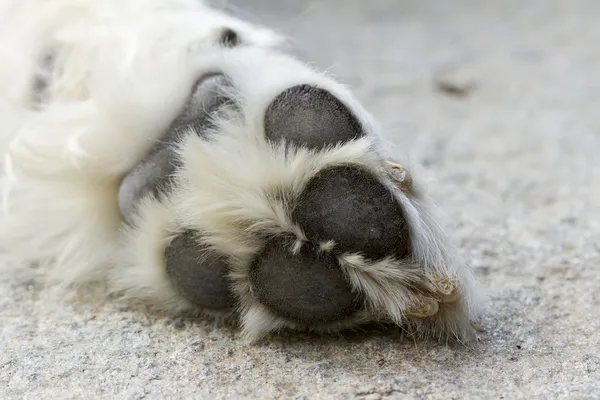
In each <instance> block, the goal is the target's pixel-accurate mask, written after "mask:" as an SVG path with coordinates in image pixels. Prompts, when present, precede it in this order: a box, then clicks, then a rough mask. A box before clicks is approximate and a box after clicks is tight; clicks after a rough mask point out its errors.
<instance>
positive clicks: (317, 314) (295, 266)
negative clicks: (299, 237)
mask: <svg viewBox="0 0 600 400" xmlns="http://www.w3.org/2000/svg"><path fill="white" fill-rule="evenodd" d="M250 279H251V284H252V288H253V293H254V296H255V297H256V299H257V300H258V301H260V302H261V303H262V304H264V305H265V306H267V307H269V308H270V309H271V310H272V311H274V312H275V313H276V314H279V315H281V316H283V317H285V318H289V319H291V320H294V321H297V322H300V323H306V324H311V323H322V322H330V321H335V320H337V319H339V318H342V317H344V316H347V315H349V314H351V313H352V312H353V311H354V310H355V309H356V305H357V301H356V300H357V295H356V294H355V293H353V291H352V289H351V288H350V285H349V284H348V282H347V281H346V279H345V277H344V275H343V273H342V271H341V269H340V267H339V266H338V264H337V262H336V259H335V257H334V256H333V255H331V254H328V253H323V252H321V253H318V252H317V249H316V248H315V247H313V246H310V245H304V246H303V247H302V248H301V249H300V251H299V252H298V254H292V252H291V251H290V246H289V242H287V241H285V240H284V239H273V240H271V241H270V242H268V243H267V244H266V246H265V247H264V249H263V251H262V252H261V253H260V254H259V256H258V258H257V259H256V261H255V263H254V265H253V266H252V269H251V273H250Z"/></svg>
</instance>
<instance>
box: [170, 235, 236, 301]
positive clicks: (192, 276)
mask: <svg viewBox="0 0 600 400" xmlns="http://www.w3.org/2000/svg"><path fill="white" fill-rule="evenodd" d="M165 259H166V267H167V275H168V276H169V278H170V279H171V282H172V283H173V284H174V285H175V287H176V288H177V290H178V292H179V293H180V294H181V295H182V296H183V297H184V298H185V299H186V300H188V301H189V302H190V303H192V304H194V305H195V306H198V307H203V308H211V309H224V308H230V307H232V306H233V305H234V298H233V295H232V294H231V292H230V289H229V280H228V278H227V272H228V265H227V264H226V262H225V260H224V259H223V257H222V256H220V255H219V254H217V253H216V252H214V251H213V250H210V249H206V248H203V247H202V246H201V245H200V244H198V242H197V241H196V240H194V233H193V232H192V231H186V232H184V233H181V234H180V235H179V236H177V237H176V238H175V239H173V241H172V242H171V243H170V244H169V246H168V247H167V249H166V250H165Z"/></svg>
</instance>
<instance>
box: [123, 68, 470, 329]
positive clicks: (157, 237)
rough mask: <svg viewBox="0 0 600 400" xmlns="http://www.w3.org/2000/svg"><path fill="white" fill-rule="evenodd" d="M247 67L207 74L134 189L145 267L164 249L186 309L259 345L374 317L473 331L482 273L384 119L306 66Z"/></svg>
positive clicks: (159, 264) (131, 211)
mask: <svg viewBox="0 0 600 400" xmlns="http://www.w3.org/2000/svg"><path fill="white" fill-rule="evenodd" d="M244 60H245V59H244V58H243V57H241V58H239V59H237V62H229V63H225V64H223V65H225V67H223V71H222V72H220V73H219V74H216V75H211V76H209V77H208V78H206V77H205V78H203V79H201V80H200V81H199V83H198V84H197V85H196V86H195V87H194V89H193V90H192V94H191V97H190V99H189V101H188V104H187V106H186V107H185V109H184V110H183V111H182V113H181V115H180V116H179V117H178V118H177V119H176V120H175V121H174V123H173V125H172V127H171V128H170V129H169V131H168V132H167V133H166V134H165V135H164V137H163V138H162V139H161V140H160V142H159V143H157V144H156V145H155V148H154V149H152V150H151V152H150V153H149V155H148V156H147V157H146V158H145V159H144V160H142V161H141V162H140V164H139V165H138V166H137V167H136V168H134V169H133V170H132V171H131V172H130V173H129V174H128V176H126V177H125V179H124V180H123V183H122V185H121V188H120V191H119V205H120V209H121V211H122V214H123V217H124V220H125V221H127V223H128V224H129V225H131V226H132V228H131V229H132V231H133V234H132V236H131V237H133V238H137V239H135V240H133V241H130V242H127V241H126V242H125V244H124V246H125V247H127V246H130V247H132V248H135V250H132V252H134V253H135V254H134V256H133V257H130V259H134V258H135V257H137V258H138V259H140V260H142V259H143V260H148V259H149V257H147V256H146V255H145V254H144V252H150V253H152V254H155V255H156V256H153V258H151V259H152V261H151V262H152V263H154V264H155V266H154V269H155V270H159V271H162V272H161V274H159V276H160V277H161V278H160V279H163V280H164V281H168V282H169V285H170V288H171V290H172V296H173V298H177V299H178V301H179V302H181V303H182V304H183V303H185V304H186V305H188V306H189V307H191V308H201V309H209V310H213V311H214V310H226V312H231V311H232V310H233V311H234V313H235V314H236V315H237V316H238V318H239V320H240V323H241V326H242V329H243V330H244V332H245V333H246V334H247V335H249V336H251V337H252V338H259V337H261V336H263V335H265V334H266V333H269V332H271V331H276V330H278V329H280V328H283V327H289V328H293V329H303V330H316V331H335V330H339V329H344V328H351V327H356V326H358V325H360V324H363V323H367V322H373V321H376V322H385V323H387V322H391V323H395V324H398V325H400V326H404V327H407V329H408V328H412V329H414V331H415V333H418V334H434V335H436V336H439V337H453V338H455V339H459V340H463V339H465V338H466V337H467V336H469V335H470V334H471V333H472V330H471V328H470V326H471V325H470V320H471V318H473V317H474V315H475V313H476V302H475V300H474V299H475V293H476V288H475V284H474V281H473V278H472V275H471V273H470V271H469V270H468V268H467V267H465V266H464V265H462V264H461V263H460V262H459V261H457V258H456V257H455V256H454V254H453V252H452V246H451V245H450V244H449V241H448V240H447V238H446V237H445V235H444V233H443V231H442V230H441V229H440V228H439V225H438V223H437V221H436V220H435V219H433V217H432V215H433V214H432V211H433V209H432V208H431V207H430V206H429V205H428V204H429V203H428V202H427V199H426V197H425V196H424V195H423V193H422V191H421V189H420V187H419V185H418V183H417V182H416V181H415V180H414V177H413V176H412V174H411V173H410V172H409V170H408V169H407V168H406V167H405V166H402V165H400V164H398V163H396V162H394V161H391V160H390V159H389V157H388V155H387V154H386V151H385V143H384V142H383V140H382V139H381V137H380V136H379V135H378V133H377V131H376V128H374V125H373V124H372V123H371V122H370V119H369V118H370V117H368V114H367V113H366V112H365V111H364V110H363V109H362V108H361V107H360V105H359V104H358V103H357V102H356V101H355V100H354V99H353V98H352V97H351V95H350V94H349V93H348V92H347V91H346V90H345V89H343V88H342V87H340V86H339V85H338V84H336V83H335V82H333V81H331V80H329V79H327V78H324V77H322V76H321V75H319V74H317V73H315V72H313V71H309V70H307V69H306V68H305V67H303V66H302V65H301V64H299V63H297V62H295V61H291V60H288V59H287V58H285V57H283V58H276V57H275V58H274V59H273V57H271V58H268V59H266V61H268V62H261V61H265V60H263V59H261V58H260V57H258V58H254V59H252V63H250V64H248V63H246V64H245V62H246V61H247V60H246V61H244ZM257 65H258V66H262V67H264V70H257V69H256V66H257ZM286 66H287V67H289V68H285V67H286ZM248 70H251V72H256V74H253V75H252V74H249V71H248ZM157 207H158V208H160V209H161V210H163V211H161V212H162V213H163V214H161V215H168V217H166V218H162V217H161V218H162V219H161V218H159V217H157V214H156V213H155V212H153V211H151V210H152V209H155V208H157ZM157 221H159V222H157ZM150 230H152V234H149V233H148V232H149V231H150ZM131 237H130V240H132V239H131ZM140 238H141V239H140ZM165 238H169V239H165ZM136 240H137V241H136ZM134 242H135V243H136V245H135V246H134V245H133V244H132V243H134ZM140 243H141V245H140ZM134 264H135V263H134ZM135 268H145V266H144V265H143V264H142V263H141V262H138V263H137V264H136V266H135ZM161 287H164V286H161ZM163 298H164V296H163Z"/></svg>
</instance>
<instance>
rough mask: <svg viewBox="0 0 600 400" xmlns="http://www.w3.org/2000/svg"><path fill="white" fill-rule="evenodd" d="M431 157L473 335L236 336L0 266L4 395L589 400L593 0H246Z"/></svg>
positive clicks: (595, 263)
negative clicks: (441, 340)
mask: <svg viewBox="0 0 600 400" xmlns="http://www.w3.org/2000/svg"><path fill="white" fill-rule="evenodd" d="M235 3H236V5H235V6H234V5H231V4H230V5H229V7H231V8H232V9H235V10H236V11H237V12H238V13H239V14H241V15H243V16H246V17H248V18H251V19H254V20H260V21H264V22H267V23H271V24H273V25H275V26H277V27H281V28H282V29H283V31H284V32H285V33H288V34H291V35H293V36H294V38H296V39H297V43H296V45H297V47H298V48H299V49H300V50H301V53H302V54H303V57H305V58H306V59H307V60H309V61H312V62H315V63H316V64H317V65H318V66H320V67H324V68H331V71H332V72H334V73H335V74H336V75H337V76H338V77H339V78H340V79H342V80H344V81H346V82H348V83H349V84H350V85H351V86H352V87H353V88H354V90H355V91H356V93H357V95H358V97H359V98H360V99H361V100H362V101H363V102H364V103H365V104H366V105H367V107H368V108H369V109H370V110H372V112H373V113H374V114H375V115H376V116H377V117H379V118H380V120H381V121H382V122H383V124H384V125H385V126H386V129H387V130H388V131H389V132H393V135H394V137H395V139H396V143H397V145H398V146H399V147H398V150H399V151H402V152H405V153H407V154H409V155H410V157H411V158H412V160H413V161H415V162H418V163H421V164H423V165H424V166H425V167H426V168H427V172H428V175H429V176H430V177H431V182H430V184H429V190H430V191H431V193H432V194H433V195H434V196H435V198H436V199H438V201H439V202H440V203H441V205H442V207H443V208H444V210H445V212H446V213H447V214H448V216H449V219H450V221H451V232H452V235H453V237H454V238H455V240H456V241H457V243H458V244H459V245H460V248H461V249H462V251H463V253H464V255H465V256H466V257H468V259H469V261H470V262H471V263H472V264H473V265H474V266H475V267H476V270H477V275H478V277H479V279H480V280H481V281H482V283H483V285H484V287H485V289H486V290H487V291H488V293H489V297H490V300H489V303H488V308H487V313H486V315H485V318H484V320H483V328H484V329H485V332H484V333H482V334H481V339H480V341H479V342H478V343H476V344H474V345H473V346H472V347H470V348H464V347H447V346H445V345H444V344H435V343H415V342H412V341H409V340H406V339H403V338H402V337H400V335H398V334H396V333H390V332H387V333H377V332H370V331H368V332H365V333H364V334H352V335H343V336H336V337H310V336H305V335H299V334H284V335H282V336H280V337H275V338H272V339H270V340H269V341H268V342H267V343H264V344H260V345H247V344H244V343H243V342H242V341H240V339H239V338H238V336H237V334H236V332H235V331H233V330H231V329H229V328H225V327H222V326H218V325H214V324H213V323H210V322H203V321H200V322H196V323H191V322H189V321H179V320H172V319H157V318H155V317H153V316H149V315H146V314H143V313H140V312H136V311H132V310H129V309H127V308H124V307H122V306H121V305H119V304H117V303H106V304H97V303H93V302H91V303H89V302H88V303H86V302H68V303H67V304H57V303H56V301H55V300H54V299H53V297H52V290H51V289H49V288H47V287H45V286H44V283H43V280H42V279H41V277H35V278H33V279H32V278H31V275H30V274H31V272H34V274H35V273H37V272H36V271H22V273H20V274H18V275H17V276H14V275H10V274H7V273H4V272H3V273H2V274H1V275H0V293H1V294H2V295H1V297H0V398H2V399H13V398H14V399H17V398H36V399H55V398H56V399H62V398H90V399H114V398H119V399H138V398H149V399H159V398H161V399H162V398H166V399H178V398H197V399H220V398H260V399H269V398H296V399H320V398H323V399H351V398H352V399H354V398H365V399H380V398H385V399H388V398H389V399H395V398H398V399H402V398H408V399H410V398H419V399H451V398H456V399H459V398H460V399H462V398H469V399H477V398H482V399H483V398H485V399H501V398H505V399H520V398H528V399H532V398H534V399H554V398H565V399H567V398H568V399H584V398H585V399H593V398H600V311H599V307H600V297H599V296H600V295H599V294H598V293H599V292H600V265H599V264H600V218H598V217H599V216H600V160H599V159H598V158H597V153H598V152H599V151H600V2H599V1H597V0H589V1H584V0H570V1H566V0H562V1H561V0H529V1H517V0H368V1H367V0H320V1H312V2H309V1H301V0H251V1H242V0H238V1H237V2H235Z"/></svg>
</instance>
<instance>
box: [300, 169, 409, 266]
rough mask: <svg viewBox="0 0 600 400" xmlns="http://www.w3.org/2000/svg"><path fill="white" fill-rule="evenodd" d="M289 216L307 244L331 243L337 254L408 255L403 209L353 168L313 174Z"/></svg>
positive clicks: (384, 189)
mask: <svg viewBox="0 0 600 400" xmlns="http://www.w3.org/2000/svg"><path fill="white" fill-rule="evenodd" d="M292 218H293V219H294V221H295V222H296V223H297V224H298V225H299V226H300V227H301V228H302V229H303V230H304V232H305V233H306V235H307V237H308V239H309V240H311V241H313V242H315V243H319V242H322V241H328V240H333V241H334V242H335V243H336V247H335V249H336V250H338V251H352V252H361V253H363V254H364V255H365V256H366V257H368V258H370V259H373V260H376V259H381V258H383V257H386V256H397V257H400V258H403V257H407V256H409V255H410V253H411V243H410V238H409V227H408V224H407V222H406V220H405V219H404V212H403V210H402V207H401V206H400V204H399V203H398V202H397V201H396V200H395V199H394V197H393V195H392V193H390V191H389V190H388V189H387V188H386V187H385V186H383V185H382V184H381V183H380V182H379V181H378V180H377V179H375V177H374V176H372V175H371V174H370V173H369V172H367V171H364V170H361V169H359V168H357V167H351V166H338V167H332V168H328V169H325V170H323V171H321V172H320V173H319V174H317V176H315V177H314V178H313V179H312V180H311V181H310V182H309V183H308V185H307V187H306V188H305V189H304V191H303V192H302V194H301V195H300V197H299V199H298V202H297V204H296V207H295V208H294V211H293V214H292Z"/></svg>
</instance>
